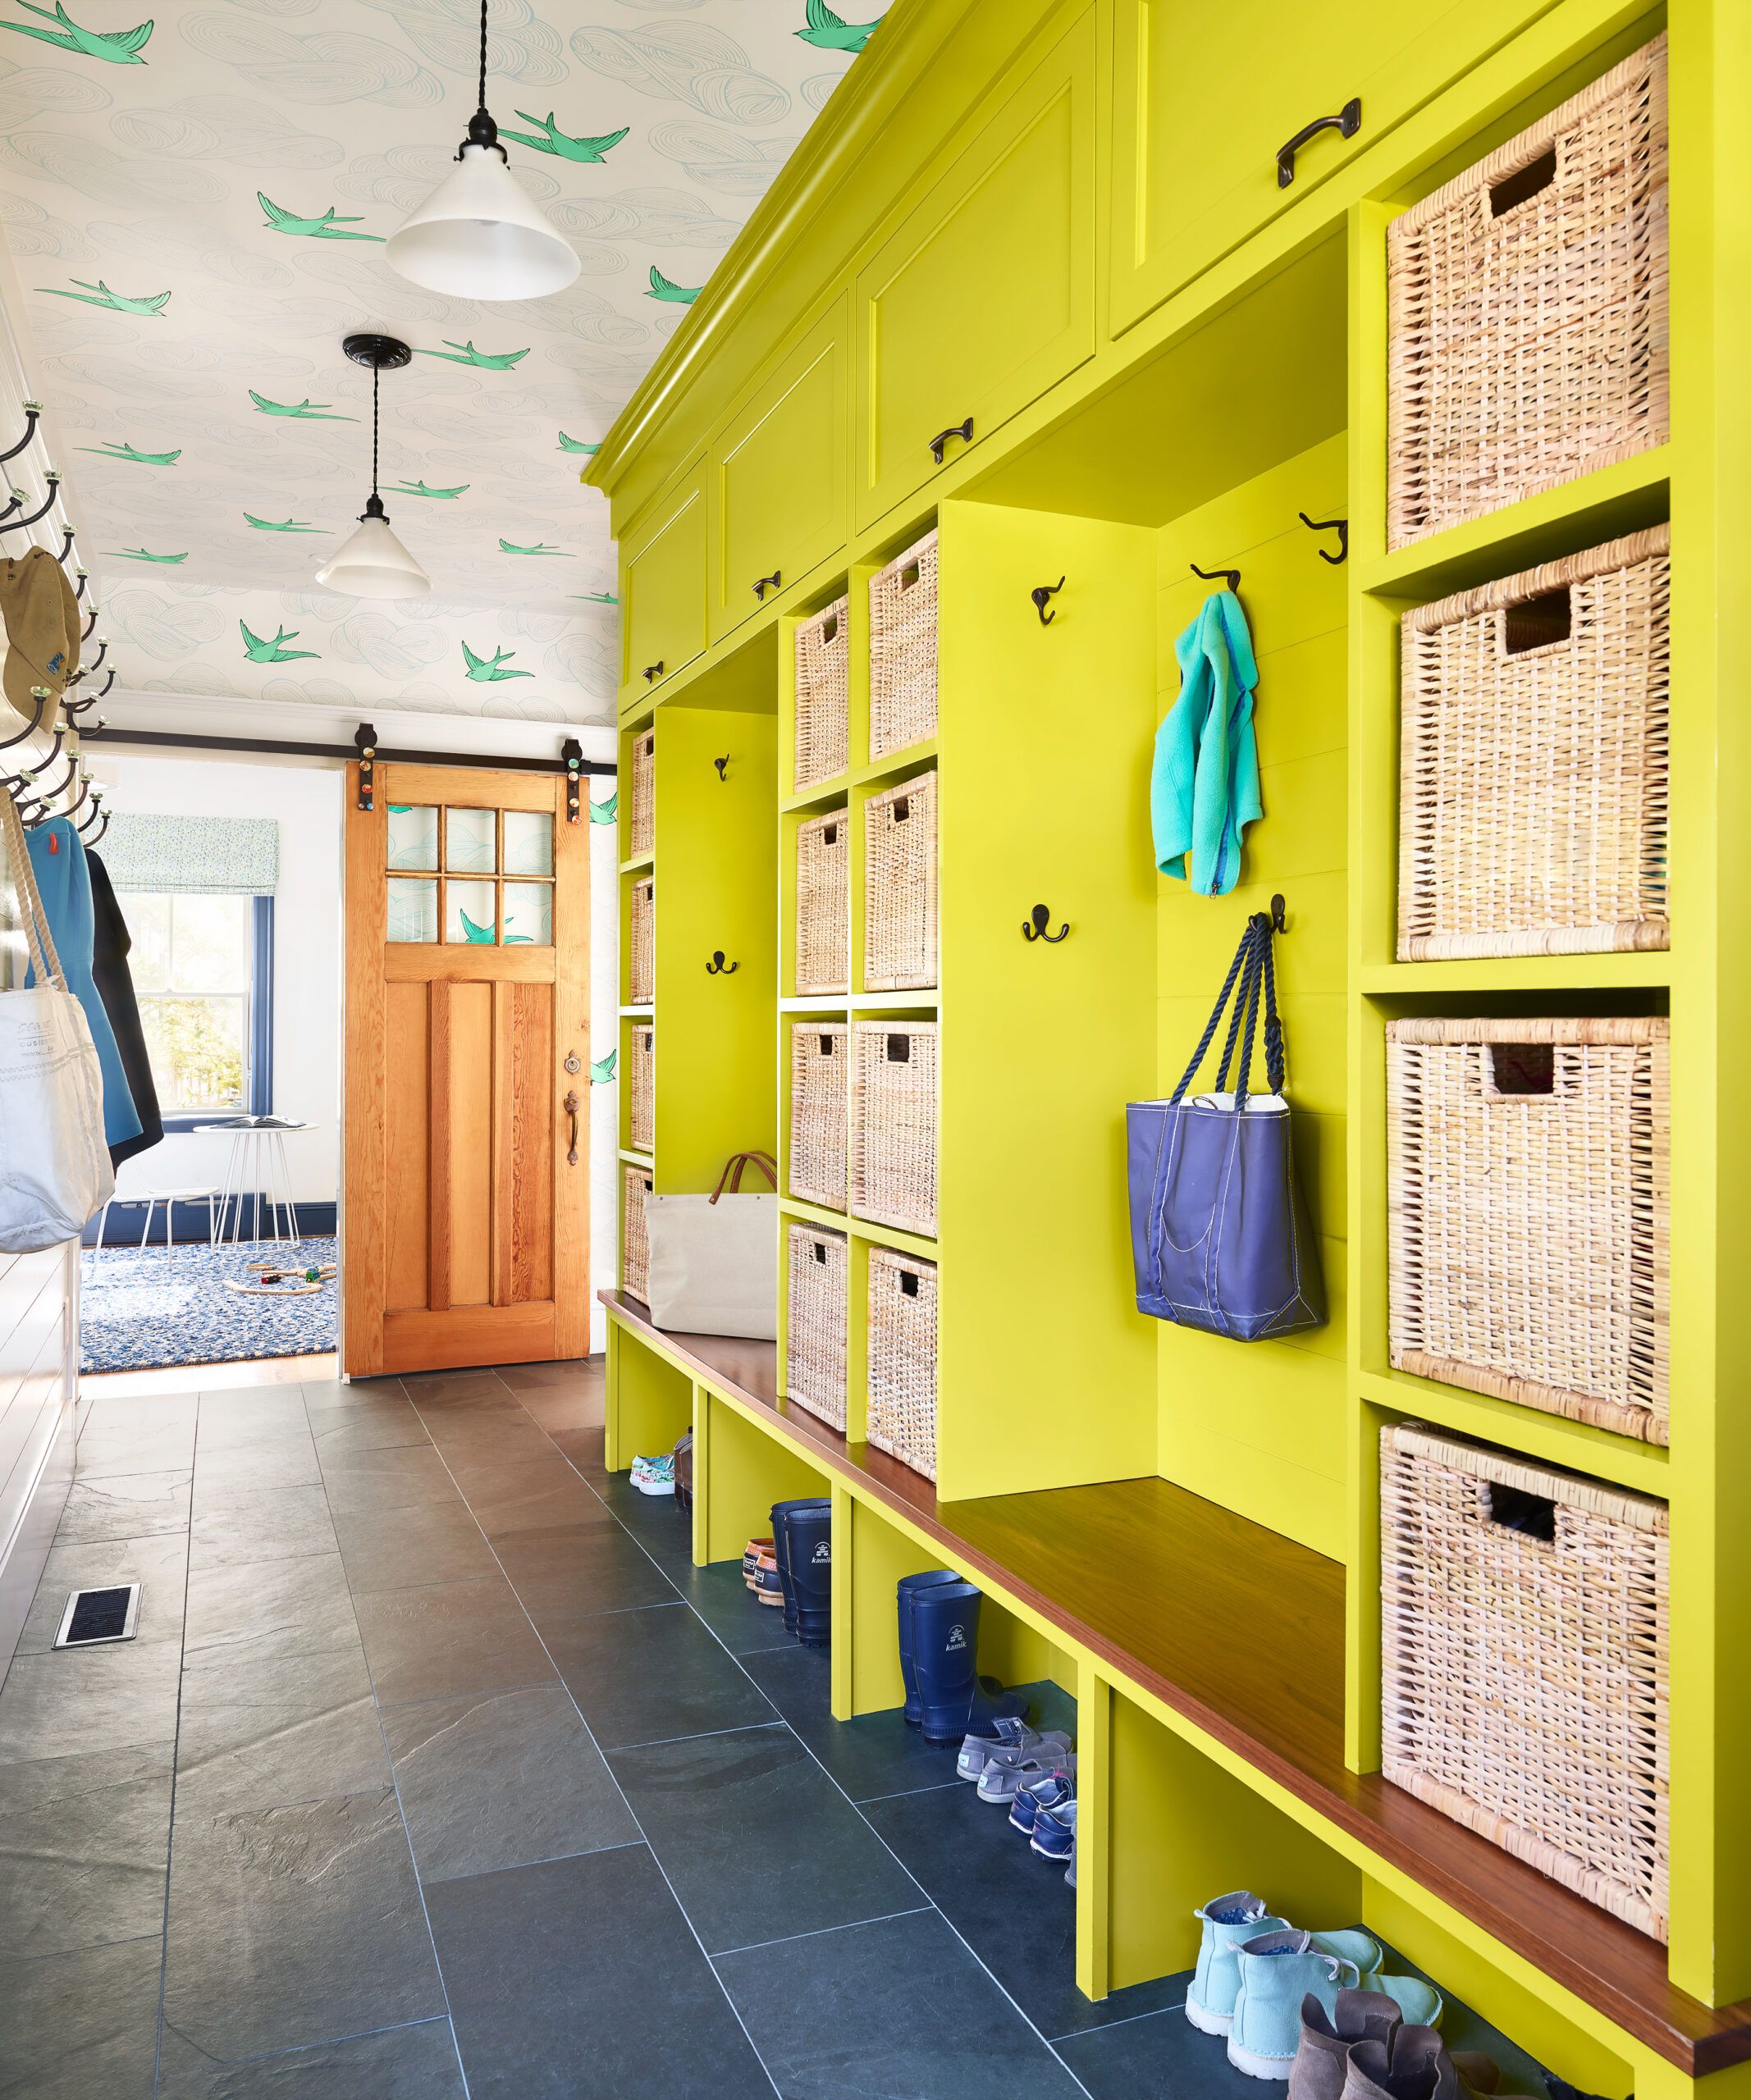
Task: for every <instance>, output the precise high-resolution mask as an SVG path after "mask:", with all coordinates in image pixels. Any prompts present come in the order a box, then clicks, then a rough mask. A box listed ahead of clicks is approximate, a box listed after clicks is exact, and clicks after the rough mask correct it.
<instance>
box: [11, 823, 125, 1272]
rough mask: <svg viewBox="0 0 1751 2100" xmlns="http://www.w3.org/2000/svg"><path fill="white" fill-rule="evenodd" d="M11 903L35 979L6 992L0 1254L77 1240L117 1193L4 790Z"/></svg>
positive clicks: (57, 963) (76, 1016) (90, 1076)
mask: <svg viewBox="0 0 1751 2100" xmlns="http://www.w3.org/2000/svg"><path fill="white" fill-rule="evenodd" d="M0 806H3V807H0V834H3V836H4V838H5V840H6V850H7V865H8V868H9V870H10V873H11V890H12V898H13V902H14V904H15V906H16V909H17V912H18V916H19V919H20V920H21V922H22V924H23V926H24V929H25V941H26V942H27V943H28V944H29V946H30V961H31V965H32V967H33V968H34V970H35V972H36V982H35V984H34V985H32V986H31V987H30V989H29V990H28V991H21V992H0V1253H5V1254H29V1253H34V1252H35V1251H36V1249H39V1248H40V1247H53V1246H55V1245H57V1244H58V1243H59V1242H60V1241H62V1240H63V1239H73V1238H74V1237H75V1235H77V1234H78V1233H79V1232H80V1231H81V1230H83V1229H84V1226H85V1221H86V1220H87V1219H88V1218H89V1217H92V1216H94V1213H95V1212H98V1210H100V1209H101V1208H103V1205H104V1204H105V1203H107V1202H108V1200H109V1198H110V1197H111V1196H112V1194H114V1193H115V1188H116V1177H115V1175H114V1173H113V1172H112V1171H111V1168H110V1163H109V1148H108V1147H107V1145H106V1144H104V1142H103V1075H102V1074H101V1073H100V1072H99V1071H98V1053H97V1048H96V1046H95V1045H94V1043H93V1042H92V1040H91V1029H90V1025H89V1023H88V1022H87V1020H86V1019H85V1011H84V1009H83V1008H82V1007H80V1003H79V1002H78V1000H77V999H75V998H74V997H73V995H72V993H71V992H69V991H68V989H67V986H66V978H65V977H63V976H62V974H61V958H60V957H59V956H57V954H56V953H55V944H54V942H53V938H51V937H50V934H49V930H48V915H47V914H46V913H45V912H44V911H43V900H42V898H41V897H39V895H38V893H37V886H36V877H35V875H34V873H33V872H32V870H31V866H30V853H29V851H27V850H26V848H25V828H24V825H23V824H21V822H20V821H19V815H18V811H17V810H16V808H15V807H14V806H13V804H12V798H11V796H10V795H7V794H6V793H5V792H0Z"/></svg>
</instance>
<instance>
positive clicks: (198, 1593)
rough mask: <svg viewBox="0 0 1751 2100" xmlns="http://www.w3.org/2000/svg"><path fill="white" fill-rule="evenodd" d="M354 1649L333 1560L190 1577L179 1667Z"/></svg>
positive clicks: (240, 1566) (245, 1566) (342, 1583)
mask: <svg viewBox="0 0 1751 2100" xmlns="http://www.w3.org/2000/svg"><path fill="white" fill-rule="evenodd" d="M358 1648H359V1625H358V1622H357V1620H356V1619H355V1618H354V1615H353V1597H352V1592H351V1591H350V1588H349V1587H348V1585H347V1580H346V1569H345V1565H344V1564H343V1563H342V1561H341V1556H340V1554H338V1553H313V1554H305V1555H303V1556H302V1557H300V1558H299V1559H296V1560H265V1561H240V1562H238V1563H236V1564H231V1565H228V1566H226V1567H222V1568H196V1569H195V1571H194V1573H193V1574H192V1575H191V1576H190V1577H189V1592H188V1613H187V1618H186V1620H185V1626H184V1631H183V1644H182V1652H183V1661H184V1663H185V1664H192V1663H194V1662H195V1661H197V1660H199V1659H204V1658H208V1657H215V1658H216V1657H220V1656H224V1657H228V1658H230V1659H232V1660H234V1661H236V1662H239V1663H248V1662H249V1661H251V1660H253V1659H257V1658H259V1657H262V1656H267V1655H328V1654H331V1653H332V1652H333V1651H334V1650H336V1649H352V1650H354V1651H357V1650H358Z"/></svg>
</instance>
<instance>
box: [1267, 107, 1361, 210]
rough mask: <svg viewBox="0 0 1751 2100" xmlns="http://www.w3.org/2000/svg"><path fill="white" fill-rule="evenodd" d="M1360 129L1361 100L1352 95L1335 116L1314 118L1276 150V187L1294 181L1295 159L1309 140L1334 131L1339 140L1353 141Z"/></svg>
mask: <svg viewBox="0 0 1751 2100" xmlns="http://www.w3.org/2000/svg"><path fill="white" fill-rule="evenodd" d="M1361 128H1362V98H1361V97H1360V95H1352V96H1351V98H1350V99H1349V101H1348V102H1346V103H1345V104H1344V106H1343V107H1342V109H1341V110H1339V111H1338V112H1337V116H1316V117H1315V118H1314V121H1313V122H1312V123H1311V124H1304V125H1303V126H1301V130H1299V131H1297V132H1296V135H1295V136H1294V137H1293V138H1292V139H1289V140H1287V142H1286V143H1285V144H1282V145H1281V146H1279V147H1278V148H1277V187H1278V189H1287V188H1288V186H1289V185H1290V184H1291V183H1292V182H1293V181H1294V180H1295V157H1296V154H1297V153H1299V152H1300V151H1301V148H1302V147H1303V146H1305V144H1307V142H1308V140H1309V139H1317V138H1318V137H1319V134H1320V133H1321V132H1322V131H1335V132H1336V133H1337V135H1338V136H1339V137H1340V138H1341V139H1353V138H1354V137H1355V136H1356V133H1357V132H1358V131H1360V130H1361Z"/></svg>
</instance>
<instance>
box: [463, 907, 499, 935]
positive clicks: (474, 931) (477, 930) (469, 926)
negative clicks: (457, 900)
mask: <svg viewBox="0 0 1751 2100" xmlns="http://www.w3.org/2000/svg"><path fill="white" fill-rule="evenodd" d="M456 909H457V911H459V912H461V913H462V930H463V932H464V934H467V935H468V937H469V940H470V942H481V941H490V940H491V938H492V929H491V927H490V926H477V925H476V924H475V923H474V921H473V920H472V919H471V918H469V915H468V914H467V912H465V911H462V906H460V905H458V906H456Z"/></svg>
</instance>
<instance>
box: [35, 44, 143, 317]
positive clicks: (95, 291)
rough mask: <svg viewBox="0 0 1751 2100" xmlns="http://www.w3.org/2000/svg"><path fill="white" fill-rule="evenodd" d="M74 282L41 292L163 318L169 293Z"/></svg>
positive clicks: (81, 280) (83, 303)
mask: <svg viewBox="0 0 1751 2100" xmlns="http://www.w3.org/2000/svg"><path fill="white" fill-rule="evenodd" d="M19 27H21V24H19V23H17V22H0V29H17V28H19ZM72 282H73V283H74V284H75V285H80V286H81V287H82V288H83V289H81V290H79V291H76V292H64V291H62V290H59V289H58V288H57V286H55V285H38V286H37V290H39V292H47V293H48V294H50V296H51V297H52V298H54V299H77V300H78V301H79V303H80V305H81V306H107V308H109V310H110V312H111V313H137V314H138V315H139V317H140V319H141V320H142V321H146V320H152V321H157V320H159V319H161V318H162V316H163V313H164V307H165V303H166V301H167V299H169V298H170V294H169V293H168V292H154V293H153V294H152V296H151V297H150V298H149V299H130V298H128V296H127V295H126V293H124V292H112V290H110V288H109V286H108V285H106V284H105V283H104V281H103V279H102V278H101V277H99V278H98V281H97V282H96V283H95V284H94V285H88V284H86V283H85V279H84V278H83V277H75V278H74V279H73V280H72Z"/></svg>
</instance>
